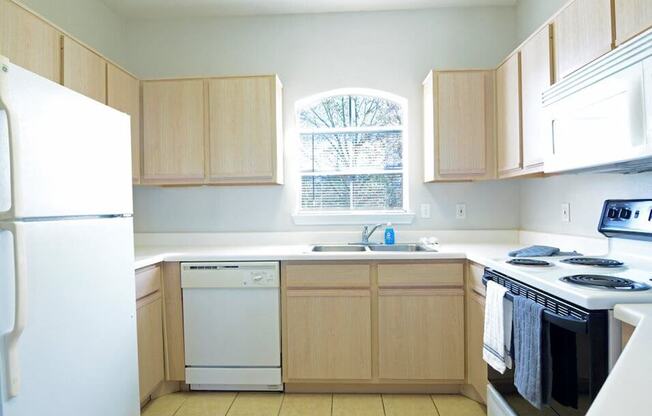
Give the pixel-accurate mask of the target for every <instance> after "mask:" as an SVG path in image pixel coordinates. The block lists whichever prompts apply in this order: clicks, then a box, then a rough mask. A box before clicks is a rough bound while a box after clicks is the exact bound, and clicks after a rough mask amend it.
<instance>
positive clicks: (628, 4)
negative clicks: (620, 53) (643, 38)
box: [614, 0, 652, 45]
mask: <svg viewBox="0 0 652 416" xmlns="http://www.w3.org/2000/svg"><path fill="white" fill-rule="evenodd" d="M614 13H615V15H616V16H615V19H616V45H620V44H622V43H623V42H626V41H627V40H629V39H631V38H633V37H634V36H636V35H638V34H639V33H642V32H644V31H645V30H647V29H649V28H650V27H652V2H651V1H650V0H615V8H614Z"/></svg>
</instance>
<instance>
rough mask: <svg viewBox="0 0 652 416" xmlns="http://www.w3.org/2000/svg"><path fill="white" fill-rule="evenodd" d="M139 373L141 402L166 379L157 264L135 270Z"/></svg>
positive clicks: (161, 306) (159, 277)
mask: <svg viewBox="0 0 652 416" xmlns="http://www.w3.org/2000/svg"><path fill="white" fill-rule="evenodd" d="M136 299H137V301H136V315H137V324H136V325H137V328H138V374H139V386H140V401H141V402H143V401H145V400H146V399H147V397H149V395H150V394H151V393H152V391H154V389H156V387H157V386H158V385H159V384H160V383H161V382H162V381H163V380H164V378H165V364H164V347H163V345H164V331H163V301H162V295H161V273H160V268H159V266H153V267H147V268H144V269H140V270H137V271H136Z"/></svg>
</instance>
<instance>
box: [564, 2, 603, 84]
mask: <svg viewBox="0 0 652 416" xmlns="http://www.w3.org/2000/svg"><path fill="white" fill-rule="evenodd" d="M554 30H555V52H556V55H557V59H556V62H557V75H558V80H560V79H562V78H566V77H567V76H568V75H570V74H571V73H572V72H574V71H575V70H577V69H579V68H581V67H583V66H584V65H586V64H588V63H589V62H591V61H593V60H595V59H597V58H599V57H600V56H602V55H604V54H605V53H607V52H609V51H610V50H611V44H612V33H611V0H575V1H573V2H572V3H571V4H569V5H568V6H567V7H566V8H565V9H564V10H562V11H561V13H559V15H557V17H556V18H555V20H554Z"/></svg>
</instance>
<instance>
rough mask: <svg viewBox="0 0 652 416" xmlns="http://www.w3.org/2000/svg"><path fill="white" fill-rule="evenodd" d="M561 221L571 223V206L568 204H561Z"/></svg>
mask: <svg viewBox="0 0 652 416" xmlns="http://www.w3.org/2000/svg"><path fill="white" fill-rule="evenodd" d="M561 220H562V222H570V204H569V203H568V202H565V203H563V204H561Z"/></svg>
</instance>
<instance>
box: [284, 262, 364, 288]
mask: <svg viewBox="0 0 652 416" xmlns="http://www.w3.org/2000/svg"><path fill="white" fill-rule="evenodd" d="M369 269H370V267H369V265H367V264H328V265H327V264H311V265H290V266H287V267H286V268H285V279H286V282H287V287H289V288H357V287H369V286H370V273H369Z"/></svg>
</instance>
